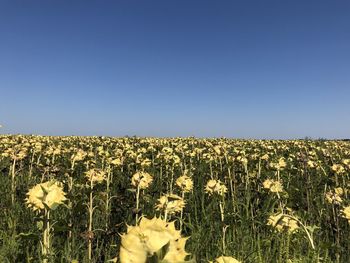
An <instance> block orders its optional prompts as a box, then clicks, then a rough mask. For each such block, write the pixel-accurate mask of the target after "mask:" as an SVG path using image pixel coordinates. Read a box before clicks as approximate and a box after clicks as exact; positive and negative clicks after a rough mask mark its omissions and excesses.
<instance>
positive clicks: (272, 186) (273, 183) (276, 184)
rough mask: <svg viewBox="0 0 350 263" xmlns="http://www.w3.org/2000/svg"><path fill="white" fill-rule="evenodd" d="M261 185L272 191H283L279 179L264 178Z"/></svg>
mask: <svg viewBox="0 0 350 263" xmlns="http://www.w3.org/2000/svg"><path fill="white" fill-rule="evenodd" d="M263 187H264V188H265V189H268V190H269V191H270V192H272V193H281V192H283V185H282V184H281V182H280V181H277V180H273V179H266V180H265V181H264V182H263Z"/></svg>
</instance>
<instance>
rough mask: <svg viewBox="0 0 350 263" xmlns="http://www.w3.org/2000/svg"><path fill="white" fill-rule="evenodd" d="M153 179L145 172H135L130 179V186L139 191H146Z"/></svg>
mask: <svg viewBox="0 0 350 263" xmlns="http://www.w3.org/2000/svg"><path fill="white" fill-rule="evenodd" d="M152 181H153V177H152V176H151V175H150V174H149V173H146V172H137V173H135V174H134V175H133V176H132V178H131V184H132V185H133V186H135V187H140V189H146V188H148V187H149V185H150V184H151V183H152Z"/></svg>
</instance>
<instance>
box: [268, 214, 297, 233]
mask: <svg viewBox="0 0 350 263" xmlns="http://www.w3.org/2000/svg"><path fill="white" fill-rule="evenodd" d="M267 225H269V226H272V227H274V228H275V229H276V230H277V231H279V232H281V231H284V230H286V231H288V232H289V233H293V232H294V231H296V230H297V229H298V228H299V224H298V221H296V220H295V219H293V218H291V217H290V216H288V215H285V214H283V213H280V214H276V215H270V217H269V218H268V220H267Z"/></svg>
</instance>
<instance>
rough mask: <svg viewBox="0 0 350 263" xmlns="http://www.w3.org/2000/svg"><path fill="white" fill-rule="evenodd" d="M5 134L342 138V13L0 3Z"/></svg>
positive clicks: (265, 7) (349, 71) (346, 44)
mask: <svg viewBox="0 0 350 263" xmlns="http://www.w3.org/2000/svg"><path fill="white" fill-rule="evenodd" d="M0 97H1V100H0V124H2V125H3V126H4V127H3V128H1V129H0V133H33V134H48V135H73V134H74V135H112V136H123V135H138V136H192V135H193V136H201V137H220V136H225V137H235V138H303V137H305V136H311V137H313V138H318V137H327V138H344V137H350V103H349V102H350V2H349V1H345V0H339V1H338V0H291V1H287V0H283V1H281V0H276V1H270V0H256V1H249V0H241V1H233V0H232V1H221V0H220V1H214V0H211V1H206V0H200V1H191V0H176V1H175V0H160V1H152V0H147V1H141V0H140V1H133V0H125V1H117V0H114V1H85V0H84V1H68V0H61V1H48V0H43V1H35V0H32V1H16V0H1V1H0Z"/></svg>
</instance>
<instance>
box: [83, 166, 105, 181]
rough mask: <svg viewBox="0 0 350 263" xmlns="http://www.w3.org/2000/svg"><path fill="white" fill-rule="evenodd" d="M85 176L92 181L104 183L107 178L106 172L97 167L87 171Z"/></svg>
mask: <svg viewBox="0 0 350 263" xmlns="http://www.w3.org/2000/svg"><path fill="white" fill-rule="evenodd" d="M85 176H86V178H87V179H88V180H89V181H90V182H92V183H102V182H103V181H104V180H106V172H105V171H102V170H101V169H96V168H93V169H90V170H89V171H87V172H86V173H85Z"/></svg>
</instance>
